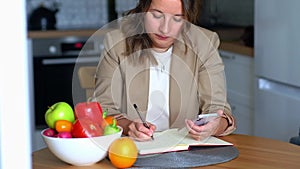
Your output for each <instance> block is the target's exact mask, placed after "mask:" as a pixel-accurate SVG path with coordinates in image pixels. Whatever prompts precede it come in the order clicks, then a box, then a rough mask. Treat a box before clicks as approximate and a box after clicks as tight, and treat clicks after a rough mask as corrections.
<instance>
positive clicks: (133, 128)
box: [128, 119, 156, 141]
mask: <svg viewBox="0 0 300 169" xmlns="http://www.w3.org/2000/svg"><path fill="white" fill-rule="evenodd" d="M148 125H149V129H148V128H147V127H146V126H144V125H143V123H142V122H141V121H140V120H139V119H137V120H134V121H132V123H130V124H129V126H128V128H129V130H128V136H130V137H132V138H133V139H135V140H137V141H148V140H151V139H152V138H151V136H153V133H154V131H155V129H156V126H155V125H153V124H151V123H148Z"/></svg>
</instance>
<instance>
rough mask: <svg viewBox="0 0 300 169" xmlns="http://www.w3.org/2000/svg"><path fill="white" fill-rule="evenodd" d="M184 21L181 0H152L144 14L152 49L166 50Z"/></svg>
mask: <svg viewBox="0 0 300 169" xmlns="http://www.w3.org/2000/svg"><path fill="white" fill-rule="evenodd" d="M183 23H184V16H183V13H182V3H181V0H152V2H151V5H150V7H149V10H148V11H147V13H146V15H145V29H146V32H147V33H148V36H149V37H150V39H151V40H152V43H153V46H152V47H153V48H154V50H157V51H158V52H159V51H161V52H162V51H166V50H167V49H168V48H169V47H170V46H171V45H172V44H173V43H174V41H175V39H176V37H177V36H178V35H179V33H180V32H181V28H182V25H183Z"/></svg>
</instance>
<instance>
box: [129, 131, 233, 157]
mask: <svg viewBox="0 0 300 169" xmlns="http://www.w3.org/2000/svg"><path fill="white" fill-rule="evenodd" d="M153 136H154V140H150V141H144V142H140V141H135V143H136V146H137V148H138V150H139V155H148V154H158V153H166V152H174V151H185V150H189V148H190V146H232V145H233V144H232V143H230V142H227V141H224V140H222V139H219V138H217V137H213V136H210V137H208V138H206V139H205V140H201V141H197V140H195V139H193V138H191V137H190V136H189V135H188V131H187V129H186V128H183V129H180V130H179V129H178V128H173V129H168V130H165V131H162V132H155V133H154V135H153Z"/></svg>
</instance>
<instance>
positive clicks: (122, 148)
mask: <svg viewBox="0 0 300 169" xmlns="http://www.w3.org/2000/svg"><path fill="white" fill-rule="evenodd" d="M108 157H109V159H110V162H111V163H112V164H113V165H114V166H115V167H117V168H128V167H131V166H133V164H134V163H135V161H136V159H137V157H138V149H137V147H136V145H135V143H134V141H133V140H132V139H131V138H129V137H120V138H118V139H116V140H114V141H113V142H112V143H111V145H110V146H109V149H108Z"/></svg>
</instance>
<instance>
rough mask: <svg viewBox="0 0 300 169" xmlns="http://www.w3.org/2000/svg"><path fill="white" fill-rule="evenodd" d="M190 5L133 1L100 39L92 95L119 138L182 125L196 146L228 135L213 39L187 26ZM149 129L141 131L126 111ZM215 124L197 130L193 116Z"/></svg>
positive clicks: (230, 125)
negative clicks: (211, 117)
mask: <svg viewBox="0 0 300 169" xmlns="http://www.w3.org/2000/svg"><path fill="white" fill-rule="evenodd" d="M194 3H195V1H189V0H140V1H139V2H138V4H137V6H136V8H134V9H132V10H131V11H129V12H128V15H127V16H126V17H124V18H123V20H122V21H121V23H120V25H121V26H120V29H117V30H113V31H112V32H109V33H107V35H106V37H105V40H104V46H105V47H104V52H103V54H102V57H101V61H100V62H99V64H98V67H97V73H96V90H95V95H96V97H97V100H98V101H99V102H100V104H101V106H102V107H103V108H105V109H106V108H107V109H108V112H109V114H112V115H115V117H116V118H117V119H118V124H119V125H120V126H122V127H123V129H124V134H127V135H129V136H130V137H133V138H135V139H137V140H140V141H144V140H149V139H151V136H152V135H153V132H154V131H161V130H165V129H168V128H175V127H176V128H181V127H184V126H186V127H187V129H188V131H189V134H190V136H191V137H193V138H194V139H196V140H200V139H204V138H206V137H208V136H211V135H213V136H222V135H228V134H230V133H232V132H233V131H234V130H235V128H236V127H235V119H234V117H233V115H232V113H231V109H230V106H229V104H228V103H227V100H226V86H225V77H224V66H223V63H222V60H221V58H220V57H219V54H218V45H219V39H218V36H217V35H216V34H215V33H213V32H211V31H209V30H206V29H203V28H201V27H197V26H195V25H194V24H192V23H195V21H196V20H197V15H195V14H197V13H199V12H198V11H197V8H196V7H195V6H196V5H195V4H194ZM134 104H136V105H137V107H138V111H139V112H140V113H141V115H142V116H143V118H144V119H146V121H147V123H148V124H149V128H147V127H145V126H144V125H143V124H142V123H141V121H140V120H139V116H138V114H137V112H136V110H135V108H134V106H133V105H134ZM213 112H217V113H218V114H219V117H218V118H215V119H214V120H212V121H210V122H208V123H207V124H205V125H202V126H197V125H195V124H194V122H193V120H194V119H195V118H196V117H197V115H198V114H206V113H213Z"/></svg>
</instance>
